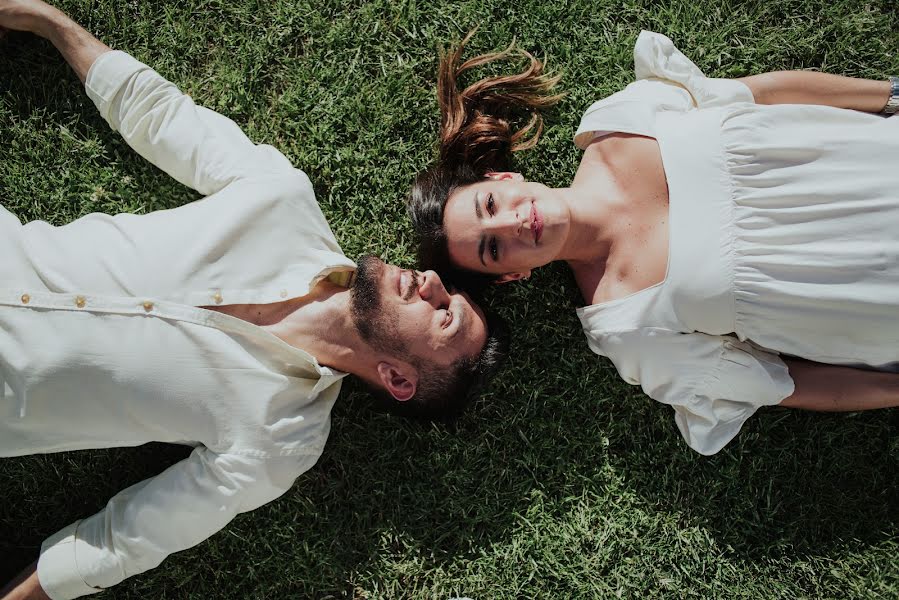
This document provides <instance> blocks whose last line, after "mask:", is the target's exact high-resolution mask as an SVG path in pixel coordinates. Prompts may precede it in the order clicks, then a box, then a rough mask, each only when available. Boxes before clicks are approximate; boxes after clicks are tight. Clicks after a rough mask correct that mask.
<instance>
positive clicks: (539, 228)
mask: <svg viewBox="0 0 899 600" xmlns="http://www.w3.org/2000/svg"><path fill="white" fill-rule="evenodd" d="M531 231H533V232H534V244H538V243H540V238H541V237H542V236H543V217H542V216H541V215H540V213H539V212H538V211H537V205H536V204H534V203H533V202H531Z"/></svg>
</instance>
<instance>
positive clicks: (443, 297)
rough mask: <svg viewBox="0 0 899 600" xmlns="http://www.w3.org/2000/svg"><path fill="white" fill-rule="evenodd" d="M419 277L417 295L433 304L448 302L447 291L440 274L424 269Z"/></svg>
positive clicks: (439, 304)
mask: <svg viewBox="0 0 899 600" xmlns="http://www.w3.org/2000/svg"><path fill="white" fill-rule="evenodd" d="M421 279H422V281H421V284H420V285H419V286H418V295H419V297H420V298H421V299H422V300H424V301H425V302H429V303H431V304H432V305H434V306H441V305H446V304H449V292H447V291H446V287H444V285H443V281H441V279H440V275H438V274H437V273H436V272H434V271H425V272H424V273H422V274H421Z"/></svg>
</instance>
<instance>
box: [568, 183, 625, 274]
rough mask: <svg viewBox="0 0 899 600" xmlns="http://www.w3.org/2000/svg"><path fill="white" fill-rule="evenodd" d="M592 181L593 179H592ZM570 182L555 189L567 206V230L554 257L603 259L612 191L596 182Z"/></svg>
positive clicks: (609, 242)
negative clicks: (599, 186) (565, 186)
mask: <svg viewBox="0 0 899 600" xmlns="http://www.w3.org/2000/svg"><path fill="white" fill-rule="evenodd" d="M594 183H595V182H594ZM585 187H586V186H578V185H572V187H569V188H560V189H558V190H557V192H558V193H559V197H560V198H561V199H562V200H563V202H565V204H566V206H567V207H568V214H569V224H570V225H569V229H568V235H567V236H566V238H565V242H564V244H563V245H562V249H561V250H560V252H559V254H558V256H557V257H556V260H564V261H566V262H568V263H587V262H589V263H595V262H597V261H603V260H605V259H606V258H607V257H608V256H609V253H610V252H611V250H612V246H613V244H614V240H615V236H614V231H615V228H614V227H613V223H614V217H615V214H616V211H615V208H614V206H615V202H612V201H609V200H608V198H610V197H612V196H611V194H612V193H613V190H611V189H608V190H606V189H597V186H596V185H591V186H590V187H589V188H588V189H586V190H585V189H584V188H585Z"/></svg>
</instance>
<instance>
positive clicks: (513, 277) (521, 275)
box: [495, 269, 531, 283]
mask: <svg viewBox="0 0 899 600" xmlns="http://www.w3.org/2000/svg"><path fill="white" fill-rule="evenodd" d="M530 276H531V271H530V269H528V270H527V271H523V272H515V273H503V274H502V275H500V276H499V277H497V278H496V280H495V282H496V283H509V282H510V281H518V280H520V279H527V278H528V277H530Z"/></svg>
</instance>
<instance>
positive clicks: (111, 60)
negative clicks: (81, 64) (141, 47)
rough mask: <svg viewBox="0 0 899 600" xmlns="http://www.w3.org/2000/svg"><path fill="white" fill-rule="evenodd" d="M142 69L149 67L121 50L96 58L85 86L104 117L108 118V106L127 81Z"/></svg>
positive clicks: (88, 73) (89, 70)
mask: <svg viewBox="0 0 899 600" xmlns="http://www.w3.org/2000/svg"><path fill="white" fill-rule="evenodd" d="M142 69H149V67H148V66H147V65H145V64H144V63H142V62H140V61H139V60H137V59H136V58H134V57H133V56H131V55H130V54H126V53H125V52H122V51H121V50H112V51H110V52H106V53H104V54H101V55H100V56H98V57H97V58H96V60H94V63H93V64H92V65H91V67H90V69H88V71H87V77H85V80H84V88H85V90H86V91H87V95H88V97H89V98H90V99H91V100H93V101H94V104H96V105H97V108H98V109H99V110H100V114H101V115H103V118H104V119H106V107H107V106H108V105H109V103H110V102H111V101H112V99H113V98H114V97H115V95H116V94H117V93H118V91H119V89H121V87H122V85H123V84H124V83H125V81H126V80H127V79H128V78H129V77H131V76H132V75H133V74H134V73H136V72H138V71H140V70H142ZM107 120H108V119H107Z"/></svg>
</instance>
